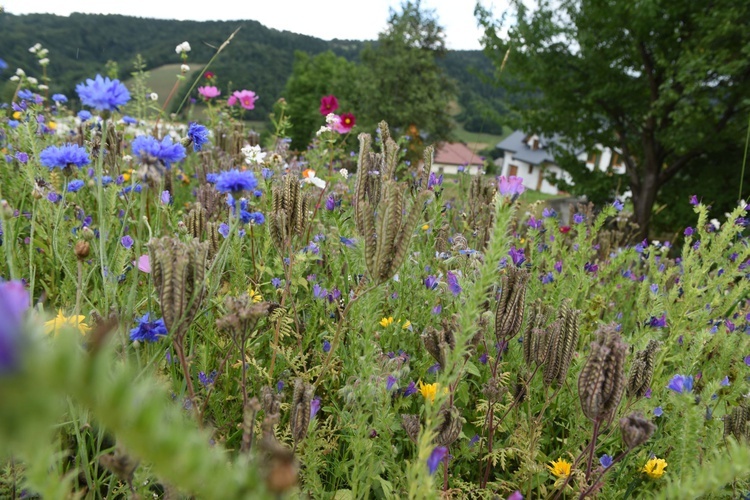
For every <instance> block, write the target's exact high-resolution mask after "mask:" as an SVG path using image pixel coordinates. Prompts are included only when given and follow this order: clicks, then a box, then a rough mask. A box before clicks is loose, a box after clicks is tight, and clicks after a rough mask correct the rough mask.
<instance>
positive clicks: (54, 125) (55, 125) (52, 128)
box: [47, 122, 57, 130]
mask: <svg viewBox="0 0 750 500" xmlns="http://www.w3.org/2000/svg"><path fill="white" fill-rule="evenodd" d="M47 127H49V129H50V130H57V123H55V122H49V123H48V124H47Z"/></svg>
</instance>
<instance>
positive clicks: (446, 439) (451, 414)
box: [435, 405, 463, 446]
mask: <svg viewBox="0 0 750 500" xmlns="http://www.w3.org/2000/svg"><path fill="white" fill-rule="evenodd" d="M438 420H439V421H440V424H439V425H438V427H437V436H435V445H436V446H449V445H450V444H451V443H453V442H454V441H455V440H456V439H458V436H459V435H460V434H461V428H462V426H463V419H462V418H461V414H460V413H459V411H458V408H456V407H455V406H453V405H451V406H450V408H446V407H443V408H441V409H440V412H439V413H438Z"/></svg>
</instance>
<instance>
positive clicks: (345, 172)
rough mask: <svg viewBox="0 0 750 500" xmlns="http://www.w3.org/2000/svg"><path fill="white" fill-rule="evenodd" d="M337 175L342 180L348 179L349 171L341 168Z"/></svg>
mask: <svg viewBox="0 0 750 500" xmlns="http://www.w3.org/2000/svg"><path fill="white" fill-rule="evenodd" d="M339 173H340V174H341V177H343V178H344V179H348V178H349V171H348V170H347V169H345V168H342V169H341V170H339Z"/></svg>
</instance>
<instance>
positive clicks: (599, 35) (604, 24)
mask: <svg viewBox="0 0 750 500" xmlns="http://www.w3.org/2000/svg"><path fill="white" fill-rule="evenodd" d="M511 5H512V10H511V11H509V12H507V13H506V15H505V16H503V18H502V19H501V20H499V21H497V20H495V19H494V18H493V16H492V14H491V13H490V12H488V11H487V10H485V9H482V8H481V7H478V8H477V17H478V19H479V20H480V22H481V23H482V24H483V26H484V27H485V33H486V35H485V38H484V44H485V51H486V53H487V54H488V55H489V56H490V57H491V58H492V59H493V60H494V62H495V64H496V66H497V67H498V68H500V67H501V65H502V63H503V61H505V65H504V68H503V71H504V72H505V73H507V75H506V74H505V73H503V74H502V75H500V80H501V82H502V83H503V84H504V85H505V86H506V87H507V89H508V90H509V91H510V92H511V93H512V94H513V95H514V96H515V97H516V98H515V99H513V100H510V101H509V103H510V104H511V106H512V107H513V110H514V111H515V112H516V113H518V115H517V116H518V124H519V125H520V126H521V127H522V128H524V129H526V130H533V131H535V132H540V133H544V134H546V135H552V134H555V133H558V134H562V135H563V136H564V137H566V139H567V141H569V144H571V145H574V146H576V147H585V148H593V147H595V145H597V144H599V145H601V146H604V147H610V148H612V149H614V150H616V151H617V152H618V153H619V154H620V155H621V157H622V159H623V161H624V163H625V165H626V173H625V176H624V181H625V182H624V183H623V184H627V185H628V186H629V188H630V190H631V192H632V198H633V205H634V212H635V213H634V216H635V220H636V222H637V223H638V224H639V225H640V228H641V235H646V234H648V230H649V226H650V224H651V218H652V211H653V207H654V203H655V202H656V200H657V196H658V195H659V193H660V191H661V190H662V189H663V188H664V187H665V186H667V185H668V184H669V183H670V181H672V180H673V179H674V178H675V176H677V175H678V174H684V173H685V172H688V171H689V172H691V173H692V175H695V174H696V173H697V174H698V175H711V173H710V172H711V170H712V169H714V168H715V167H716V162H723V161H730V162H733V161H736V156H734V155H724V154H719V153H722V152H723V151H725V150H726V149H727V148H732V147H736V146H737V145H738V144H739V143H743V142H744V131H745V127H746V125H747V118H748V113H749V112H750V100H749V98H750V30H748V29H747V22H746V21H747V19H750V3H748V2H747V1H744V0H717V1H713V2H685V1H683V0H638V1H632V0H607V1H602V0H563V1H555V2H552V1H549V0H541V1H539V2H538V3H537V4H536V5H535V6H534V8H528V7H527V6H526V5H525V4H524V2H523V1H521V0H513V1H512V2H511ZM510 19H512V22H511V23H507V22H506V20H510ZM506 28H507V31H505V29H506ZM729 166H730V167H731V166H732V165H729ZM688 167H690V168H688ZM723 170H724V171H726V170H730V171H733V173H736V177H737V180H738V181H739V178H740V165H739V164H737V165H736V169H732V168H723ZM575 174H577V175H575ZM608 177H609V182H610V186H611V190H612V191H614V189H615V186H617V184H618V182H622V181H623V179H618V178H617V176H615V175H610V176H608ZM591 178H594V179H595V182H596V183H598V184H599V185H601V183H602V182H603V181H604V182H606V179H602V177H601V176H591V175H587V173H586V171H585V170H579V171H578V172H574V181H575V182H576V184H579V185H581V186H582V189H584V190H585V189H586V187H585V186H586V183H587V182H588V180H589V179H591ZM729 181H730V179H727V182H729ZM600 187H601V186H600ZM695 190H696V191H699V190H700V186H699V185H696V186H695ZM732 191H734V190H732ZM734 194H735V193H732V195H734ZM735 199H736V198H735Z"/></svg>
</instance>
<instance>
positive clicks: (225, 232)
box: [219, 222, 229, 238]
mask: <svg viewBox="0 0 750 500" xmlns="http://www.w3.org/2000/svg"><path fill="white" fill-rule="evenodd" d="M219 234H220V235H222V236H223V237H224V238H228V237H229V225H228V224H227V223H226V222H222V223H221V224H219Z"/></svg>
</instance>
